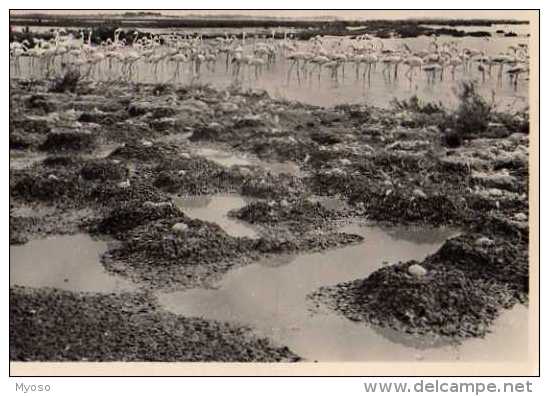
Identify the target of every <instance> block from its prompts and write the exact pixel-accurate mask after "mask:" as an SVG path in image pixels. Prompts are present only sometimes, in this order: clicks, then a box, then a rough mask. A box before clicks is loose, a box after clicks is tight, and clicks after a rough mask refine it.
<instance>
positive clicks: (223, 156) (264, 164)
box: [194, 146, 301, 176]
mask: <svg viewBox="0 0 549 396" xmlns="http://www.w3.org/2000/svg"><path fill="white" fill-rule="evenodd" d="M194 151H195V153H196V154H197V155H199V156H201V157H204V158H206V159H209V160H211V161H213V162H215V163H217V164H219V165H222V166H225V167H228V168H230V167H231V166H259V167H261V168H262V169H264V170H265V171H269V172H270V173H272V174H274V175H278V174H281V173H286V174H289V175H294V176H297V175H300V174H301V171H300V169H299V165H297V164H296V163H295V162H293V161H285V162H279V161H264V160H260V159H259V158H257V157H255V156H253V155H250V154H247V153H238V152H232V151H229V150H225V149H223V148H221V147H215V148H213V147H204V146H202V147H197V148H195V149H194Z"/></svg>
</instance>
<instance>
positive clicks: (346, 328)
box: [159, 225, 527, 361]
mask: <svg viewBox="0 0 549 396" xmlns="http://www.w3.org/2000/svg"><path fill="white" fill-rule="evenodd" d="M344 231H346V232H352V233H356V234H360V235H363V236H364V237H365V240H364V242H363V243H361V244H358V245H353V246H348V247H344V248H340V249H335V250H330V251H325V252H322V253H315V254H303V255H298V256H295V257H292V256H283V257H277V258H275V259H272V260H268V261H265V262H261V263H256V264H252V265H249V266H246V267H241V268H237V269H235V270H233V271H230V272H229V273H228V274H227V275H226V276H225V277H224V278H223V280H222V281H221V282H220V284H219V285H218V287H217V288H216V289H210V290H205V289H194V290H190V291H184V292H174V293H166V294H161V295H159V301H160V304H161V305H162V306H164V307H165V308H166V309H168V310H170V311H172V312H174V313H177V314H183V315H185V316H198V317H203V318H206V319H216V320H224V321H229V322H233V323H238V324H243V325H248V326H251V327H253V328H254V329H256V331H257V332H258V333H259V334H260V335H262V336H266V337H269V338H271V339H273V340H274V341H276V342H277V343H280V344H281V345H287V346H288V347H289V348H290V349H291V350H293V351H294V352H296V353H297V354H298V355H300V356H302V357H304V358H306V359H308V360H319V361H366V360H401V361H402V360H417V359H425V360H456V359H462V360H463V359H465V360H478V359H483V358H486V359H491V358H493V356H494V353H496V354H499V355H500V356H501V358H502V359H519V358H522V357H523V354H524V352H525V350H526V349H525V342H526V341H525V340H527V331H526V329H527V327H526V328H525V327H524V326H525V325H524V318H525V317H527V310H526V309H524V308H521V307H518V308H515V309H514V310H513V311H510V312H507V313H505V314H504V315H503V316H502V317H501V318H500V319H499V320H498V324H497V325H496V326H495V334H493V335H489V336H488V337H487V338H486V339H485V340H471V341H466V342H465V343H463V345H461V346H455V345H447V344H446V345H443V346H438V347H430V348H427V349H425V346H424V343H423V342H418V341H417V340H410V339H406V338H404V337H402V335H400V334H398V333H397V334H394V332H392V333H391V332H390V331H387V330H385V329H377V328H372V327H369V326H366V325H364V324H361V323H356V322H352V321H350V320H348V319H346V318H344V317H343V316H340V315H338V314H337V313H335V312H333V311H330V310H328V309H326V308H324V307H322V308H320V309H319V310H316V309H315V310H311V308H312V304H311V302H310V301H308V300H307V299H306V296H307V295H308V294H309V293H311V292H313V291H315V290H316V289H318V288H319V287H321V286H326V285H334V284H337V283H340V282H344V281H349V280H353V279H357V278H364V277H366V276H368V275H369V274H370V273H371V272H373V271H375V270H376V269H378V268H380V267H381V266H382V265H384V263H387V262H389V263H395V262H398V261H407V260H411V259H416V260H422V259H423V258H425V257H426V256H427V255H429V254H431V253H433V252H435V251H436V250H437V249H438V248H439V247H440V246H441V244H442V243H443V242H444V240H445V239H446V238H448V237H450V236H453V235H455V231H453V230H447V229H437V230H427V229H423V230H416V231H415V232H416V233H420V234H424V235H423V237H422V238H418V239H419V240H424V241H429V242H421V241H409V240H406V239H400V238H398V236H397V237H395V236H393V235H395V234H396V235H398V232H396V233H395V232H393V233H389V232H387V231H386V230H383V229H381V228H379V227H375V226H369V227H359V226H356V225H355V226H348V227H346V228H345V229H344ZM525 311H526V313H525ZM431 346H432V345H431Z"/></svg>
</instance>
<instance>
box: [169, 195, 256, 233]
mask: <svg viewBox="0 0 549 396" xmlns="http://www.w3.org/2000/svg"><path fill="white" fill-rule="evenodd" d="M174 202H175V205H176V206H177V207H178V208H179V209H181V210H182V211H183V212H184V213H185V214H186V215H187V216H189V217H192V218H194V219H199V220H203V221H208V222H211V223H216V224H218V225H219V226H220V227H221V228H223V230H225V232H226V233H227V234H229V235H231V236H235V237H248V238H256V237H257V232H256V231H255V230H254V229H253V228H252V227H251V226H250V225H249V224H247V223H245V222H242V221H239V220H237V219H233V218H230V217H228V216H227V213H228V212H229V211H231V210H233V209H240V208H242V207H243V206H246V205H247V203H248V202H247V201H246V200H245V199H244V198H242V197H240V196H238V195H224V196H215V195H214V196H206V195H204V196H196V197H175V198H174Z"/></svg>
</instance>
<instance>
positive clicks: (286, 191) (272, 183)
mask: <svg viewBox="0 0 549 396" xmlns="http://www.w3.org/2000/svg"><path fill="white" fill-rule="evenodd" d="M240 192H241V193H242V195H247V196H250V197H256V198H264V199H284V198H287V199H291V198H295V197H297V196H300V195H302V194H304V192H305V185H304V184H303V182H302V181H301V179H300V178H298V177H293V176H288V175H279V176H272V175H268V176H264V177H255V178H249V179H247V180H245V181H244V183H243V184H242V187H241V189H240Z"/></svg>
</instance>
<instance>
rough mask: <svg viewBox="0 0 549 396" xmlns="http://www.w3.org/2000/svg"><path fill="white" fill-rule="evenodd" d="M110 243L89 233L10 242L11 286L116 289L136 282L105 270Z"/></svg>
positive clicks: (107, 290) (127, 287) (74, 289)
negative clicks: (101, 260) (26, 241)
mask: <svg viewBox="0 0 549 396" xmlns="http://www.w3.org/2000/svg"><path fill="white" fill-rule="evenodd" d="M106 250H107V243H106V242H104V241H97V240H94V239H92V238H91V237H90V236H89V235H86V234H77V235H64V236H55V237H50V238H46V239H37V240H33V241H30V242H28V243H26V244H24V245H20V246H14V245H11V246H10V286H13V285H19V286H29V287H55V288H59V289H64V290H70V291H82V292H97V293H114V292H121V291H130V290H133V289H135V286H134V285H133V284H132V283H131V282H129V281H128V280H126V279H122V278H119V277H116V276H113V275H111V274H109V273H107V272H106V271H105V269H104V268H103V265H102V264H101V263H100V261H99V260H100V256H101V254H103V252H105V251H106Z"/></svg>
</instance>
